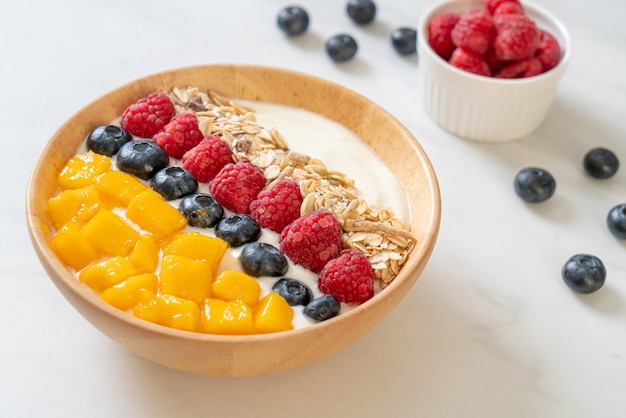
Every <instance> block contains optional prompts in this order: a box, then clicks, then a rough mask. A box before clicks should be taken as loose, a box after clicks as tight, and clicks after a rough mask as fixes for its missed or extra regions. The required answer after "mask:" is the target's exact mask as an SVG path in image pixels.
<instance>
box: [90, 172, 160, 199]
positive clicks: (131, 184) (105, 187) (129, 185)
mask: <svg viewBox="0 0 626 418" xmlns="http://www.w3.org/2000/svg"><path fill="white" fill-rule="evenodd" d="M94 186H95V187H96V189H98V192H99V193H100V196H101V199H102V201H103V202H104V203H105V204H107V205H108V206H109V207H126V206H128V203H129V202H130V201H131V199H132V198H133V197H135V196H137V195H138V194H139V193H141V192H143V191H144V190H146V189H147V188H148V186H146V185H145V184H143V183H142V182H141V181H139V179H138V178H137V177H135V176H133V175H132V174H128V173H125V172H123V171H118V170H107V171H106V172H104V173H103V174H101V175H99V176H98V177H96V178H95V180H94Z"/></svg>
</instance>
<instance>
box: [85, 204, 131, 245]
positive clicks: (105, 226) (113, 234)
mask: <svg viewBox="0 0 626 418" xmlns="http://www.w3.org/2000/svg"><path fill="white" fill-rule="evenodd" d="M81 235H83V236H84V237H85V238H86V239H87V240H88V241H89V242H90V243H91V245H92V246H93V247H94V248H97V249H99V250H100V251H102V252H104V253H106V254H108V255H113V256H116V255H123V256H127V255H128V254H130V252H131V251H132V249H133V248H134V247H135V245H136V244H137V241H138V240H139V237H140V235H139V232H137V231H136V230H135V229H134V228H133V227H132V226H131V225H130V224H129V223H128V222H126V220H125V219H124V218H122V217H121V216H119V215H117V214H115V213H113V212H111V211H110V210H108V209H101V210H100V211H99V212H98V213H96V214H95V215H94V217H93V218H91V219H90V220H89V222H87V224H86V225H85V226H84V227H83V229H82V231H81Z"/></svg>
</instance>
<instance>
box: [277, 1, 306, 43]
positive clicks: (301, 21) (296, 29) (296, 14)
mask: <svg viewBox="0 0 626 418" xmlns="http://www.w3.org/2000/svg"><path fill="white" fill-rule="evenodd" d="M277 22H278V27H279V28H280V29H281V30H282V31H283V32H285V33H286V34H287V35H289V36H296V35H301V34H303V33H304V32H306V30H307V29H308V28H309V14H308V13H307V11H306V10H304V9H303V8H302V7H300V6H288V7H285V8H284V9H282V10H281V11H280V12H279V13H278V18H277Z"/></svg>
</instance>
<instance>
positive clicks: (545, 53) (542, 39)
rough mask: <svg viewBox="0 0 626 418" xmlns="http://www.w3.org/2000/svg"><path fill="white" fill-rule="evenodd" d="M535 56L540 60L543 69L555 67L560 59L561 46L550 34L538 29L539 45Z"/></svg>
mask: <svg viewBox="0 0 626 418" xmlns="http://www.w3.org/2000/svg"><path fill="white" fill-rule="evenodd" d="M535 56H536V57H537V58H538V59H539V61H541V65H542V67H543V71H548V70H551V69H552V68H554V67H556V65H557V64H558V63H559V60H560V59H561V48H560V47H559V43H558V42H557V40H556V39H555V38H554V36H552V34H550V33H548V32H546V31H545V30H541V29H539V47H538V48H537V52H535Z"/></svg>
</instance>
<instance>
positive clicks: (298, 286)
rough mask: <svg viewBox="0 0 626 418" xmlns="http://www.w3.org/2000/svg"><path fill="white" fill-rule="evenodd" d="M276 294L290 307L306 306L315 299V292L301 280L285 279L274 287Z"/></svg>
mask: <svg viewBox="0 0 626 418" xmlns="http://www.w3.org/2000/svg"><path fill="white" fill-rule="evenodd" d="M272 290H273V291H274V292H278V294H279V295H281V296H282V297H283V298H285V300H286V301H287V303H288V304H289V305H290V306H296V305H302V306H306V305H308V304H309V302H311V299H313V292H312V291H311V289H310V288H309V286H307V285H306V284H304V283H302V282H301V281H300V280H295V279H288V278H283V279H280V280H278V281H277V282H276V283H274V286H272Z"/></svg>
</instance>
